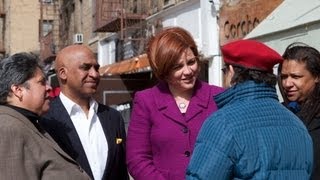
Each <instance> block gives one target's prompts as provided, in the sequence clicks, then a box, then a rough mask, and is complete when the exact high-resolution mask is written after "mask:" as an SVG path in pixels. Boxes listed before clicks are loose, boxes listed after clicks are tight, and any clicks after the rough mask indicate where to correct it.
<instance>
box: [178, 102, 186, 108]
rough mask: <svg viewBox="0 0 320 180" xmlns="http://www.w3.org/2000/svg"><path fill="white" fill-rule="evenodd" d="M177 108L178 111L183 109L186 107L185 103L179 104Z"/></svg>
mask: <svg viewBox="0 0 320 180" xmlns="http://www.w3.org/2000/svg"><path fill="white" fill-rule="evenodd" d="M178 107H179V109H184V108H186V107H187V105H186V104H185V103H179V105H178Z"/></svg>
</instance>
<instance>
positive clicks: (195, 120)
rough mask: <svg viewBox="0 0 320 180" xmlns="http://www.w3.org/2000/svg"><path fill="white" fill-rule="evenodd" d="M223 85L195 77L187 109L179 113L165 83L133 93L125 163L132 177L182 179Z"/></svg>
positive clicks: (213, 110) (152, 179) (167, 179)
mask: <svg viewBox="0 0 320 180" xmlns="http://www.w3.org/2000/svg"><path fill="white" fill-rule="evenodd" d="M222 91H223V89H222V88H220V87H217V86H212V85H209V84H207V83H205V82H201V81H199V80H198V81H197V82H196V85H195V91H194V94H193V96H192V98H191V100H190V102H189V106H188V109H187V112H186V113H185V114H182V113H180V111H179V109H178V107H177V105H176V102H175V100H174V98H173V96H172V95H171V93H170V91H169V88H168V86H167V84H165V83H159V84H158V85H156V86H154V87H152V88H150V89H146V90H143V91H140V92H137V93H136V94H135V98H134V101H133V103H134V104H133V110H132V114H131V119H130V124H129V128H128V136H127V149H126V152H127V155H126V157H127V165H128V169H129V172H130V174H131V175H132V177H133V178H134V179H135V180H183V179H185V171H186V168H187V165H188V163H189V160H190V157H191V154H192V151H193V148H194V144H195V141H196V137H197V135H198V132H199V130H200V128H201V125H202V123H203V122H204V120H205V119H206V118H207V117H208V116H209V115H210V114H211V113H213V112H215V111H216V110H217V106H216V103H215V102H214V100H213V96H214V95H216V94H218V93H220V92H222Z"/></svg>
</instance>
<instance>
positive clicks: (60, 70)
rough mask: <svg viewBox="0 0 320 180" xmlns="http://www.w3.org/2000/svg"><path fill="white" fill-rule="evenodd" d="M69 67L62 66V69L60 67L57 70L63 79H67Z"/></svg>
mask: <svg viewBox="0 0 320 180" xmlns="http://www.w3.org/2000/svg"><path fill="white" fill-rule="evenodd" d="M66 71H67V69H66V68H64V67H61V68H60V69H58V71H57V76H58V77H59V78H60V79H62V80H66V79H67V72H66Z"/></svg>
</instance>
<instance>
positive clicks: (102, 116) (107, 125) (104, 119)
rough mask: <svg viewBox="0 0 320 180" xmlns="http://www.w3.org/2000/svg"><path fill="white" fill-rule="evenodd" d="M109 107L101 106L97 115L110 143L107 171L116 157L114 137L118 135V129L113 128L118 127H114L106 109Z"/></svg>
mask: <svg viewBox="0 0 320 180" xmlns="http://www.w3.org/2000/svg"><path fill="white" fill-rule="evenodd" d="M106 108H107V107H105V106H102V105H100V104H99V107H98V112H97V115H98V117H99V120H100V123H101V126H102V129H103V132H104V134H105V136H106V139H107V143H108V158H107V162H106V167H105V169H106V170H108V169H110V167H109V165H110V163H111V162H110V161H111V157H114V156H115V154H114V153H115V147H114V145H115V143H114V142H115V139H116V137H114V135H115V134H116V131H117V130H116V129H114V128H112V127H116V126H114V125H112V123H113V121H111V120H110V118H111V117H110V113H108V112H109V110H108V109H106Z"/></svg>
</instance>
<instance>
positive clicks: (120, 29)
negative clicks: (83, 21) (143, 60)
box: [95, 0, 149, 60]
mask: <svg viewBox="0 0 320 180" xmlns="http://www.w3.org/2000/svg"><path fill="white" fill-rule="evenodd" d="M148 3H149V0H97V1H96V14H95V25H96V26H95V31H96V32H110V33H117V34H118V39H119V41H118V44H117V57H116V59H117V60H122V59H128V58H132V57H134V56H137V55H139V54H141V53H142V52H143V51H144V46H145V41H146V22H145V18H146V17H147V15H148V11H147V10H148V8H147V7H148Z"/></svg>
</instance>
